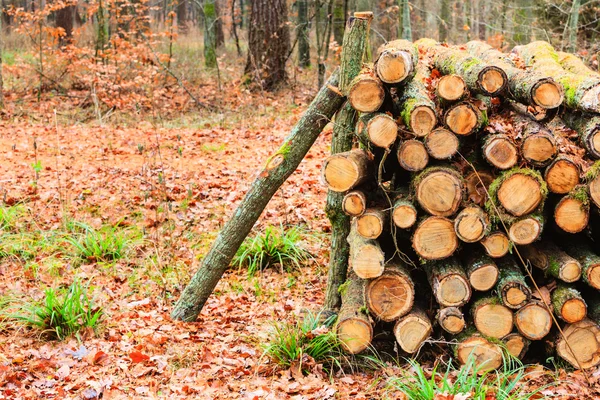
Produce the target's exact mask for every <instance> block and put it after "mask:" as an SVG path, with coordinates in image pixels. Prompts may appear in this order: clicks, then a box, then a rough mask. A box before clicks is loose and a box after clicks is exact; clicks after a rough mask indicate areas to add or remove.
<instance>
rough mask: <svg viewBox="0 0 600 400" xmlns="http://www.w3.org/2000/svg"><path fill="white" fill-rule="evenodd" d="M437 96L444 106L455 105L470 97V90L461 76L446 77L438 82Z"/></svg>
mask: <svg viewBox="0 0 600 400" xmlns="http://www.w3.org/2000/svg"><path fill="white" fill-rule="evenodd" d="M435 95H436V97H437V98H438V99H440V101H441V102H442V103H444V104H450V103H454V102H456V101H459V100H462V99H464V98H465V97H467V96H468V95H469V88H467V84H466V83H465V80H464V79H463V78H461V77H460V75H454V74H452V75H444V76H442V77H440V79H438V81H437V85H436V87H435Z"/></svg>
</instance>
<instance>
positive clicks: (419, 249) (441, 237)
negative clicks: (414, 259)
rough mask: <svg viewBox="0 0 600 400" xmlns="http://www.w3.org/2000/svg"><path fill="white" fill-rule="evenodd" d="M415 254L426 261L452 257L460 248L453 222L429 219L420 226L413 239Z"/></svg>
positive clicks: (440, 218) (443, 219)
mask: <svg viewBox="0 0 600 400" xmlns="http://www.w3.org/2000/svg"><path fill="white" fill-rule="evenodd" d="M412 243H413V248H414V249H415V252H416V253H417V254H418V255H419V256H420V257H422V258H424V259H426V260H440V259H442V258H447V257H450V256H451V255H452V254H453V253H454V252H455V251H456V249H457V248H458V237H457V236H456V233H455V232H454V225H453V224H452V221H450V220H448V219H446V218H443V217H429V218H427V219H425V220H424V221H423V222H421V223H420V224H419V226H418V227H417V229H416V230H415V233H414V235H413V239H412Z"/></svg>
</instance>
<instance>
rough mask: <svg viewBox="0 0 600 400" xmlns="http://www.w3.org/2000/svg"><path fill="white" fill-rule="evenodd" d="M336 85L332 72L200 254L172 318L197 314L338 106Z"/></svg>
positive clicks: (339, 97) (338, 98) (188, 317)
mask: <svg viewBox="0 0 600 400" xmlns="http://www.w3.org/2000/svg"><path fill="white" fill-rule="evenodd" d="M337 85H338V74H337V72H336V73H334V74H333V75H332V76H331V78H330V79H329V81H328V82H327V85H325V86H324V87H323V88H321V90H320V91H319V93H318V94H317V96H316V97H315V99H314V100H313V101H312V103H311V104H310V106H309V107H308V109H307V110H306V112H305V113H304V115H303V116H302V117H301V118H300V120H299V121H298V123H297V124H296V126H295V127H294V128H293V130H292V132H291V133H290V135H289V136H288V137H287V138H286V140H285V142H284V144H283V146H282V147H281V148H280V150H279V151H278V152H277V153H275V154H274V155H273V156H272V157H271V158H270V159H269V161H268V162H267V165H266V166H265V168H264V169H263V171H262V172H261V174H260V175H258V177H257V178H256V180H255V181H254V183H253V184H252V186H251V187H250V190H249V191H248V193H247V194H246V197H245V198H244V200H242V202H241V203H240V205H239V206H238V208H237V210H236V211H235V212H234V214H233V217H232V218H231V220H229V222H227V223H226V224H225V226H224V227H223V229H222V230H221V232H220V233H219V236H217V239H216V240H215V242H214V243H213V245H212V247H211V248H210V250H209V252H208V253H207V254H206V256H205V257H204V259H203V262H202V266H201V267H200V269H199V270H198V271H197V272H196V273H195V275H194V276H193V277H192V280H191V281H190V283H189V284H188V285H187V287H186V288H185V290H184V291H183V293H182V294H181V297H180V299H179V301H178V302H177V304H176V305H175V309H174V310H173V312H172V314H171V317H172V318H173V319H178V320H184V321H194V320H195V319H196V318H197V317H198V314H200V311H202V307H203V306H204V304H205V303H206V300H207V299H208V297H209V296H210V294H211V293H212V291H213V290H214V288H215V286H216V285H217V283H218V282H219V280H220V279H221V276H222V275H223V273H224V272H225V270H226V269H227V267H228V266H229V263H230V262H231V259H232V258H233V256H234V255H235V253H236V251H237V250H238V248H239V247H240V245H241V244H242V242H243V241H244V239H245V238H246V236H247V235H248V233H249V232H250V230H251V229H252V227H253V226H254V223H255V222H256V221H257V220H258V218H259V217H260V214H261V213H262V211H263V210H264V208H265V207H266V205H267V204H268V202H269V200H270V199H271V197H273V195H274V194H275V192H276V191H277V190H278V189H279V187H281V185H282V184H283V182H285V180H286V179H287V178H288V177H289V176H290V175H291V174H292V173H293V172H294V171H295V170H296V168H297V167H298V165H299V164H300V162H301V161H302V159H303V158H304V156H305V155H306V153H307V152H308V150H309V149H310V147H311V146H312V144H313V143H314V142H315V140H316V139H317V137H318V136H319V134H320V133H321V131H322V130H323V127H325V125H326V124H327V123H328V122H329V120H330V119H331V118H332V117H333V115H334V114H335V113H336V112H337V111H338V110H339V109H340V107H341V106H342V104H343V101H344V97H343V96H342V95H341V93H340V91H339V89H337Z"/></svg>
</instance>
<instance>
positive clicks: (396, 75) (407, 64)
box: [375, 50, 414, 83]
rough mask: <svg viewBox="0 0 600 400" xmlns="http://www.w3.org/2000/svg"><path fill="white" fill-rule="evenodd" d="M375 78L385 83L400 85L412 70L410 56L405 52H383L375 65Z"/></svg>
mask: <svg viewBox="0 0 600 400" xmlns="http://www.w3.org/2000/svg"><path fill="white" fill-rule="evenodd" d="M375 68H376V70H377V76H379V79H381V80H382V81H383V82H385V83H400V82H402V81H403V80H404V79H406V77H407V76H408V75H409V74H410V72H411V71H412V70H413V68H414V67H413V62H412V56H411V54H410V53H409V52H407V51H398V50H396V51H393V50H385V51H384V52H383V53H381V55H380V56H379V58H378V59H377V63H376V67H375Z"/></svg>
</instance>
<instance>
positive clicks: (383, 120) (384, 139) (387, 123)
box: [367, 114, 398, 149]
mask: <svg viewBox="0 0 600 400" xmlns="http://www.w3.org/2000/svg"><path fill="white" fill-rule="evenodd" d="M367 134H368V136H369V140H370V141H371V143H373V144H374V145H375V146H377V147H382V148H384V149H387V148H389V147H390V146H391V145H393V144H394V142H396V138H397V137H398V124H396V121H394V119H393V118H392V117H390V116H389V115H387V114H378V115H376V116H374V117H373V118H371V119H370V120H369V122H368V123H367Z"/></svg>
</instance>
